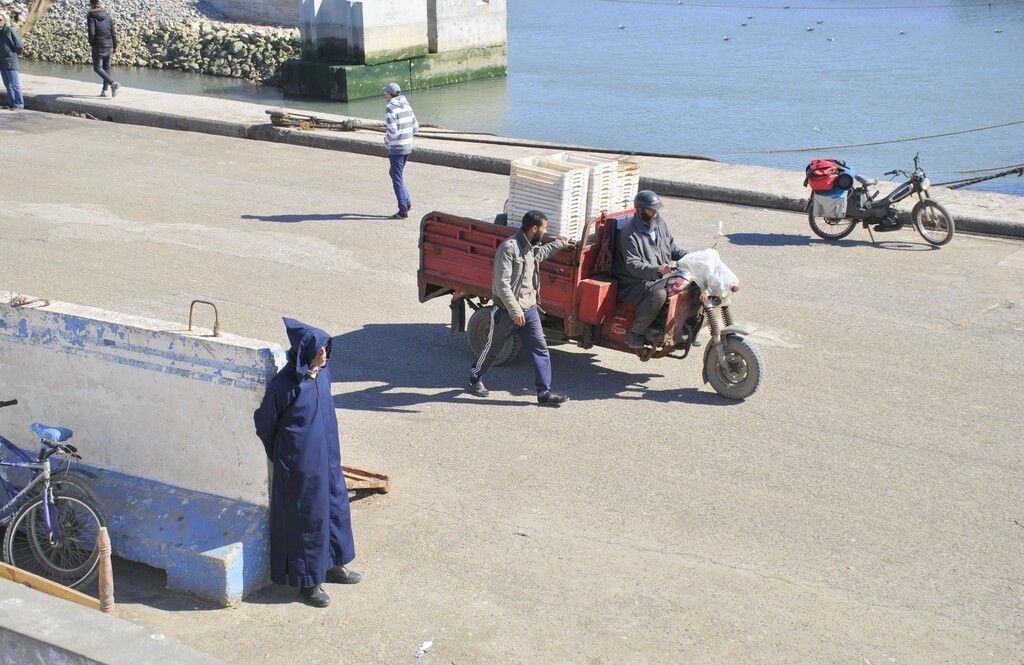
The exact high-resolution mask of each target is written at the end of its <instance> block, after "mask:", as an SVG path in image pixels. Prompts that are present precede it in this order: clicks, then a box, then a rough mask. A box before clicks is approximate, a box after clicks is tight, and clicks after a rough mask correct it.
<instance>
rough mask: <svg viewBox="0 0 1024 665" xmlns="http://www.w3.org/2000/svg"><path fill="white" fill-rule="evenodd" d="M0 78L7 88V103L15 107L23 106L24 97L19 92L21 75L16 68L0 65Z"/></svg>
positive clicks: (20, 107) (21, 107)
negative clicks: (6, 67)
mask: <svg viewBox="0 0 1024 665" xmlns="http://www.w3.org/2000/svg"><path fill="white" fill-rule="evenodd" d="M0 79H2V80H3V82H4V88H6V89H7V104H8V105H9V106H12V107H14V108H16V109H23V108H25V98H24V97H23V96H22V94H21V76H20V75H19V74H18V70H17V69H5V68H3V67H0Z"/></svg>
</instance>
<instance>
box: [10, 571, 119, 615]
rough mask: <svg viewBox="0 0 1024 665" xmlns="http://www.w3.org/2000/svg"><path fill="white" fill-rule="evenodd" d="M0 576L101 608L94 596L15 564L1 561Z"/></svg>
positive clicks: (72, 600) (52, 594)
mask: <svg viewBox="0 0 1024 665" xmlns="http://www.w3.org/2000/svg"><path fill="white" fill-rule="evenodd" d="M0 578H3V579H5V580H10V581H11V582H17V583H18V584H24V585H25V586H27V587H29V588H30V589H35V590H36V591H42V592H43V593H46V594H49V595H51V596H56V597H57V598H62V599H64V600H68V601H71V602H72V603H78V604H79V605H84V606H85V607H88V608H91V609H94V610H98V609H100V601H99V600H98V599H96V598H93V597H92V596H87V595H85V594H84V593H81V592H79V591H75V590H74V589H69V588H68V587H66V586H64V585H63V584H57V583H56V582H54V581H52V580H48V579H46V578H45V577H40V576H39V575H35V574H33V573H30V572H28V571H26V570H22V569H21V568H15V567H14V566H11V565H8V564H6V563H0Z"/></svg>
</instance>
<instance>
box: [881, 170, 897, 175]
mask: <svg viewBox="0 0 1024 665" xmlns="http://www.w3.org/2000/svg"><path fill="white" fill-rule="evenodd" d="M897 173H899V171H896V170H892V171H886V172H885V173H884V174H883V175H896V174H897Z"/></svg>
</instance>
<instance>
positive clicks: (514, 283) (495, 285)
mask: <svg viewBox="0 0 1024 665" xmlns="http://www.w3.org/2000/svg"><path fill="white" fill-rule="evenodd" d="M568 246H569V243H567V242H566V241H565V240H563V239H562V238H559V239H558V240H555V241H553V242H549V243H548V244H546V245H539V246H537V247H534V246H532V245H530V241H529V240H527V239H526V236H525V235H524V234H523V232H522V231H520V232H519V233H517V234H515V235H514V236H512V237H511V238H509V239H508V240H506V241H505V242H503V243H501V244H500V245H498V253H497V254H495V256H494V278H493V279H492V281H491V293H492V295H493V296H494V301H495V302H496V303H497V304H498V305H500V306H501V307H503V308H504V309H505V311H506V312H508V313H509V316H511V317H512V318H515V317H517V316H519V315H520V314H522V313H523V308H522V307H520V306H519V287H520V286H522V285H523V262H524V261H525V260H526V259H525V257H526V253H527V252H533V257H534V260H535V261H536V262H537V265H536V268H537V269H536V270H534V271H533V288H534V290H535V291H536V292H537V302H538V303H539V302H540V262H541V261H544V260H547V259H548V258H550V257H551V256H552V255H554V253H555V252H557V251H558V250H560V249H564V248H566V247H568Z"/></svg>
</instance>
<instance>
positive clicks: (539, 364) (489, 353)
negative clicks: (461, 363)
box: [469, 305, 551, 393]
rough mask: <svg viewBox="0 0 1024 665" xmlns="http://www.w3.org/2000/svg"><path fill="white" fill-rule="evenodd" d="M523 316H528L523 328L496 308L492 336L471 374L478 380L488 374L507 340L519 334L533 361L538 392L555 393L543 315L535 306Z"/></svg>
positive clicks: (492, 315) (500, 309) (501, 309)
mask: <svg viewBox="0 0 1024 665" xmlns="http://www.w3.org/2000/svg"><path fill="white" fill-rule="evenodd" d="M523 314H524V315H525V316H526V325H524V326H523V327H521V328H520V327H518V326H516V324H515V322H514V321H512V317H511V316H509V314H508V312H506V311H505V308H504V307H494V308H493V309H492V310H491V332H490V334H489V335H488V336H487V343H486V344H485V345H484V349H483V351H481V352H480V357H479V358H478V359H477V361H476V365H474V366H473V369H471V370H470V372H469V373H470V376H471V377H472V378H473V379H474V380H476V379H479V378H480V377H482V376H483V375H484V372H486V371H487V369H488V368H489V367H490V366H491V365H492V364H493V363H494V359H495V358H497V357H498V352H499V351H501V347H503V346H504V345H505V340H507V339H508V336H509V335H511V334H512V333H513V332H515V334H517V335H519V340H520V341H521V342H522V343H523V346H525V347H526V348H527V350H529V352H530V356H531V357H532V358H533V371H534V380H535V383H536V384H537V392H538V393H542V392H544V391H546V390H551V355H550V354H549V353H548V343H547V340H545V339H544V328H543V327H541V325H540V312H539V311H538V310H537V306H536V305H534V306H533V307H531V308H530V309H528V310H526V311H525V312H523Z"/></svg>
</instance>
